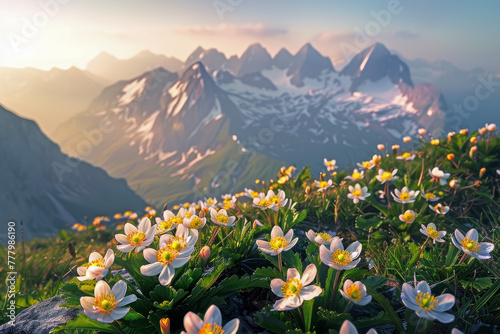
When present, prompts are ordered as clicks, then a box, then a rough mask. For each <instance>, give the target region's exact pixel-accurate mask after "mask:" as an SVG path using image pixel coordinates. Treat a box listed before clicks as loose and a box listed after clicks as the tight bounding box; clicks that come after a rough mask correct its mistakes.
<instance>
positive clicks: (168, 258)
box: [141, 225, 198, 285]
mask: <svg viewBox="0 0 500 334" xmlns="http://www.w3.org/2000/svg"><path fill="white" fill-rule="evenodd" d="M196 240H198V231H197V230H189V229H187V228H186V227H184V225H179V227H178V228H177V233H176V236H175V237H174V236H172V235H170V234H164V235H162V237H161V238H160V246H159V247H160V249H159V250H158V251H157V250H155V249H152V248H146V249H145V250H144V258H145V259H146V261H148V262H149V264H147V265H143V266H141V274H143V275H144V276H156V275H159V276H158V279H159V281H160V284H161V285H168V284H170V282H171V281H172V278H174V275H175V268H180V267H182V266H183V265H185V264H186V263H187V262H189V259H190V258H191V254H192V252H193V250H194V245H195V244H196Z"/></svg>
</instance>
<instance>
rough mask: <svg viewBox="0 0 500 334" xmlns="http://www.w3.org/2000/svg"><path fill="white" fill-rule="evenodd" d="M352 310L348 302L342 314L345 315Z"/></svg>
mask: <svg viewBox="0 0 500 334" xmlns="http://www.w3.org/2000/svg"><path fill="white" fill-rule="evenodd" d="M351 308H352V303H351V301H349V303H347V306H346V307H345V309H344V311H343V312H342V313H347V312H349V311H350V310H351Z"/></svg>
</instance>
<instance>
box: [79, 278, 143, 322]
mask: <svg viewBox="0 0 500 334" xmlns="http://www.w3.org/2000/svg"><path fill="white" fill-rule="evenodd" d="M126 292H127V284H126V283H125V282H124V281H119V282H117V283H116V284H115V285H114V286H113V289H110V288H109V285H108V283H106V282H104V281H99V282H97V283H96V285H95V289H94V297H81V298H80V304H81V305H82V307H83V311H84V312H85V315H86V316H87V317H89V318H91V319H94V320H97V321H99V322H102V323H112V322H113V321H115V320H118V319H121V318H123V317H124V316H125V315H126V314H127V313H128V311H129V309H130V308H129V307H124V306H125V305H128V304H130V303H133V302H135V301H136V300H137V296H136V295H129V296H126V297H125V293H126Z"/></svg>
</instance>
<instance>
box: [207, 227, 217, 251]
mask: <svg viewBox="0 0 500 334" xmlns="http://www.w3.org/2000/svg"><path fill="white" fill-rule="evenodd" d="M219 231H220V225H217V227H216V228H215V230H214V234H212V237H211V238H210V241H209V242H208V245H207V246H210V245H211V244H212V243H213V242H214V240H215V237H216V236H217V233H219Z"/></svg>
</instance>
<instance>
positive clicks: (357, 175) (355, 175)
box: [346, 169, 365, 181]
mask: <svg viewBox="0 0 500 334" xmlns="http://www.w3.org/2000/svg"><path fill="white" fill-rule="evenodd" d="M363 176H365V171H363V170H362V171H361V172H360V171H358V170H357V169H354V171H353V172H352V174H351V175H349V176H346V179H347V180H351V181H358V180H361V179H362V178H363Z"/></svg>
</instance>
